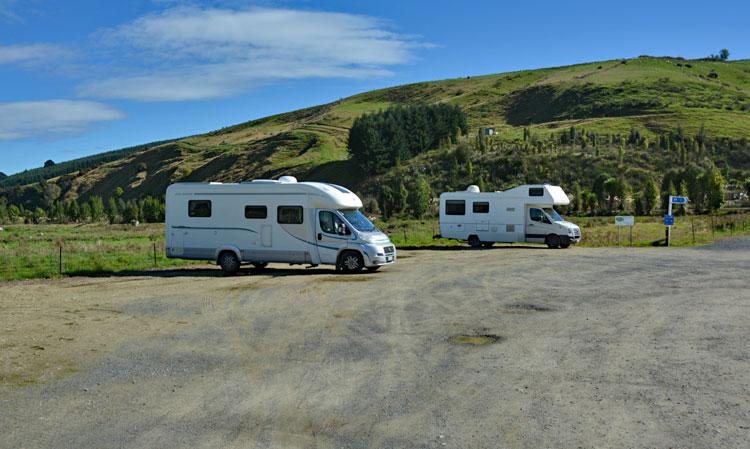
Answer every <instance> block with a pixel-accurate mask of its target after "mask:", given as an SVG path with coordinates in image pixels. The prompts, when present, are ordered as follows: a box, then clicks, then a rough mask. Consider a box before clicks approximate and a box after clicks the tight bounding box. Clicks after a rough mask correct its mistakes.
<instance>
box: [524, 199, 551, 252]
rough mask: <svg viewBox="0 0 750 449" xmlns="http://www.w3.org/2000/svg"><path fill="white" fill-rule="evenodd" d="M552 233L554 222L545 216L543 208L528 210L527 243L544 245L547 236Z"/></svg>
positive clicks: (532, 207)
mask: <svg viewBox="0 0 750 449" xmlns="http://www.w3.org/2000/svg"><path fill="white" fill-rule="evenodd" d="M551 233H553V232H552V222H551V221H549V218H547V216H546V215H545V214H544V211H542V208H541V207H535V206H529V207H527V208H526V241H527V242H530V243H544V239H545V238H546V237H547V234H551Z"/></svg>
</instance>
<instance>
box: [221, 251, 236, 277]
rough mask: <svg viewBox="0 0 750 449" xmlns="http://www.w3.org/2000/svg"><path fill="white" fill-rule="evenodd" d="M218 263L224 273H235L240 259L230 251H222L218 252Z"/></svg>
mask: <svg viewBox="0 0 750 449" xmlns="http://www.w3.org/2000/svg"><path fill="white" fill-rule="evenodd" d="M219 265H220V266H221V269H222V270H223V271H224V274H236V273H237V271H239V269H240V259H238V258H237V255H236V254H235V253H233V252H232V251H222V253H221V254H219Z"/></svg>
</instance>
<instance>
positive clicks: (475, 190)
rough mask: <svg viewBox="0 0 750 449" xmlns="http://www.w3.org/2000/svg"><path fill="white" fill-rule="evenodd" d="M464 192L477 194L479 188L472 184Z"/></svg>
mask: <svg viewBox="0 0 750 449" xmlns="http://www.w3.org/2000/svg"><path fill="white" fill-rule="evenodd" d="M466 191H467V192H471V193H479V186H475V185H473V184H472V185H470V186H469V187H467V188H466Z"/></svg>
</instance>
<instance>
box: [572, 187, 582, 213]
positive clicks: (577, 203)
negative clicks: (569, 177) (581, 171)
mask: <svg viewBox="0 0 750 449" xmlns="http://www.w3.org/2000/svg"><path fill="white" fill-rule="evenodd" d="M573 211H574V212H576V213H579V214H580V213H581V212H583V191H582V190H581V184H579V183H578V181H576V182H575V183H574V184H573Z"/></svg>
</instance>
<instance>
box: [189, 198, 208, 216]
mask: <svg viewBox="0 0 750 449" xmlns="http://www.w3.org/2000/svg"><path fill="white" fill-rule="evenodd" d="M188 216H189V217H198V218H208V217H210V216H211V201H209V200H190V201H188Z"/></svg>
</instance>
